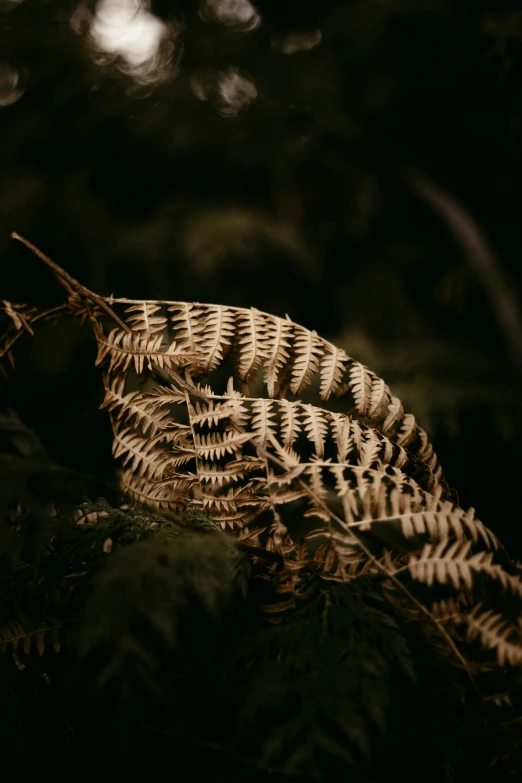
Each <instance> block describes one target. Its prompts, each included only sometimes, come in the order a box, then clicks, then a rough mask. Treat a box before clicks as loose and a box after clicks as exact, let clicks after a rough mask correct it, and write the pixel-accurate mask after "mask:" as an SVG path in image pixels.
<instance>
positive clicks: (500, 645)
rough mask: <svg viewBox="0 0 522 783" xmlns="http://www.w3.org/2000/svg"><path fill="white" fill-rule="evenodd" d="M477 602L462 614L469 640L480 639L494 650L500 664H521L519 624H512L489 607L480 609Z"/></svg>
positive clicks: (521, 635)
mask: <svg viewBox="0 0 522 783" xmlns="http://www.w3.org/2000/svg"><path fill="white" fill-rule="evenodd" d="M481 608H482V607H481V605H480V604H478V605H477V606H476V607H475V608H474V609H473V610H472V611H471V612H470V613H469V614H467V615H465V616H464V620H465V622H466V625H467V627H468V638H469V639H470V640H473V639H476V638H477V637H478V638H479V639H480V641H481V642H482V644H483V645H485V646H486V647H489V648H490V649H492V650H495V652H496V655H497V661H498V663H499V665H500V666H505V665H506V663H509V664H511V665H512V666H520V665H522V634H521V629H520V626H512V625H510V623H508V622H507V621H506V619H505V617H503V616H502V615H501V614H498V613H496V612H494V610H492V609H489V610H487V611H482V612H481V611H480V610H481Z"/></svg>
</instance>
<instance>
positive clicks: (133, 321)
mask: <svg viewBox="0 0 522 783" xmlns="http://www.w3.org/2000/svg"><path fill="white" fill-rule="evenodd" d="M107 301H108V302H109V303H110V306H111V307H112V308H119V309H123V313H122V318H123V319H124V321H123V322H124V323H126V325H127V328H128V331H125V330H123V329H122V328H121V327H120V328H115V329H112V330H110V331H109V332H108V334H106V333H105V331H104V328H103V326H102V324H101V320H97V321H96V330H95V331H96V337H97V340H98V345H99V356H98V363H106V366H107V368H108V372H109V374H111V373H126V372H128V371H129V369H130V368H133V369H134V370H135V371H136V372H137V373H138V374H142V373H143V372H144V370H145V369H148V370H150V369H151V368H152V367H153V366H156V367H157V368H159V369H163V368H165V367H166V368H172V367H175V366H178V367H186V368H187V369H188V371H189V372H190V374H191V376H192V377H194V378H201V377H202V376H205V375H207V374H209V373H212V372H213V371H215V370H216V369H218V368H219V367H220V366H221V364H222V363H223V361H224V359H225V358H226V357H227V356H232V357H233V363H234V364H235V366H236V369H237V374H238V379H239V381H240V382H241V383H242V384H243V391H244V393H245V395H246V396H247V395H248V385H249V383H252V382H254V381H255V379H256V376H257V375H259V373H262V375H263V377H264V382H265V384H266V393H267V396H268V397H269V398H275V397H277V396H281V395H285V394H286V393H287V391H289V392H290V393H292V394H294V395H300V394H302V393H303V392H304V391H306V390H307V389H310V387H311V386H312V384H313V383H314V382H315V380H316V379H317V382H318V383H319V393H320V397H321V399H323V400H324V401H327V400H329V399H330V398H331V397H332V396H335V397H342V396H343V395H345V394H347V393H350V394H351V397H352V400H353V403H354V405H355V409H356V411H357V414H358V415H359V416H362V417H364V418H366V419H368V420H369V421H370V423H371V426H372V427H373V428H376V429H379V430H380V431H381V432H383V433H384V434H387V435H388V437H389V438H391V439H392V440H394V441H397V442H398V443H399V444H400V445H408V446H409V449H410V451H411V452H412V453H413V454H418V455H419V456H420V458H421V459H422V460H423V461H425V462H426V463H427V464H428V465H429V467H430V469H431V470H432V472H433V473H434V474H435V475H436V476H437V477H439V476H440V469H439V466H438V463H437V459H436V457H435V455H434V454H433V451H432V449H431V447H430V446H429V444H428V442H427V439H426V435H425V433H424V431H423V430H422V429H421V428H420V427H419V426H418V425H417V423H416V421H415V418H414V417H413V415H412V414H404V412H403V409H402V406H401V405H400V402H399V401H398V400H396V398H394V397H393V396H392V394H391V392H390V390H389V389H388V387H387V385H386V384H385V382H384V381H383V380H382V379H380V378H378V377H377V376H376V375H375V374H374V373H372V372H371V371H370V370H369V369H368V368H366V367H365V366H364V365H362V364H360V363H359V362H356V361H354V360H353V359H351V358H349V357H348V356H347V355H346V354H345V353H344V351H341V350H340V349H338V348H336V347H335V346H334V345H332V344H331V343H329V342H328V341H327V340H324V339H322V338H321V337H319V336H318V335H317V334H316V333H315V332H313V331H309V330H308V329H305V328H304V327H303V326H300V325H299V324H295V323H293V322H292V321H290V320H289V319H288V318H286V319H282V318H277V317H276V316H273V315H269V314H267V313H262V312H260V311H258V310H255V309H252V310H249V309H246V308H237V307H227V306H218V305H206V304H191V303H187V302H169V301H163V300H157V301H138V300H127V299H115V298H112V297H111V299H110V300H107ZM170 314H172V315H170ZM405 417H406V418H405Z"/></svg>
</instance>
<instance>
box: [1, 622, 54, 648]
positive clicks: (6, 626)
mask: <svg viewBox="0 0 522 783" xmlns="http://www.w3.org/2000/svg"><path fill="white" fill-rule="evenodd" d="M62 627H63V622H62V621H60V620H58V619H55V618H49V619H47V620H40V621H39V622H34V621H33V620H31V619H30V618H29V617H28V616H27V615H25V614H22V613H20V614H18V615H17V616H15V617H11V618H9V619H8V620H6V621H5V622H4V623H3V624H2V625H0V653H4V652H5V651H6V650H7V649H8V648H10V649H11V651H12V652H13V653H16V652H17V650H18V648H19V647H20V648H21V649H22V650H23V652H24V653H26V654H28V653H30V652H31V650H36V652H37V653H38V655H43V653H44V651H45V648H46V646H48V645H49V646H51V647H52V648H53V649H54V650H55V651H56V652H60V631H61V629H62Z"/></svg>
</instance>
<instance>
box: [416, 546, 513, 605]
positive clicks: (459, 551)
mask: <svg viewBox="0 0 522 783" xmlns="http://www.w3.org/2000/svg"><path fill="white" fill-rule="evenodd" d="M470 549H471V541H466V542H464V543H463V544H462V543H461V542H460V541H455V542H453V543H452V544H451V545H450V546H449V547H448V544H447V541H446V540H444V539H443V540H442V541H440V542H439V543H438V544H437V545H436V546H434V545H433V544H432V543H428V544H426V545H425V547H424V548H423V550H422V552H421V553H420V554H419V555H412V556H411V558H410V562H409V564H408V569H409V571H410V573H411V575H412V576H413V577H414V579H418V580H419V581H421V582H425V583H426V584H428V585H432V584H433V582H435V581H436V582H439V583H440V584H448V583H450V584H452V585H453V587H454V588H455V589H459V588H460V587H461V586H463V585H464V586H466V587H468V588H469V589H470V590H471V589H472V587H473V574H474V573H484V574H487V575H488V576H489V577H490V578H491V579H495V580H497V581H498V582H500V584H501V585H502V587H503V588H504V589H505V590H506V591H510V592H511V593H512V594H513V595H516V596H518V597H519V598H522V581H521V580H520V578H519V577H518V576H517V575H513V574H509V573H508V572H507V571H505V570H504V568H502V566H500V565H499V564H498V563H493V552H487V551H482V552H477V553H475V554H470Z"/></svg>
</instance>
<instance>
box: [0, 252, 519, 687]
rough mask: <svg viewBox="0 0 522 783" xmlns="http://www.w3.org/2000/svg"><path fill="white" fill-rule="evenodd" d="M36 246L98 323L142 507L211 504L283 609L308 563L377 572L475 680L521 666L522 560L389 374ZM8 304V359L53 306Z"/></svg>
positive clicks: (324, 344) (311, 341) (129, 485)
mask: <svg viewBox="0 0 522 783" xmlns="http://www.w3.org/2000/svg"><path fill="white" fill-rule="evenodd" d="M17 238H18V239H20V237H17ZM22 241H23V242H24V243H25V244H27V245H29V246H30V247H32V246H31V245H30V244H29V243H27V242H26V241H25V240H22ZM32 249H33V250H35V252H37V254H38V255H39V256H40V257H41V258H43V260H44V261H45V262H46V263H48V264H49V265H51V266H52V268H53V269H54V271H55V273H56V274H57V275H58V278H59V279H60V280H61V282H62V283H63V284H64V285H65V287H66V288H67V290H68V305H67V306H68V309H69V311H70V312H72V313H73V314H74V315H75V316H79V317H81V318H82V319H84V320H86V321H88V322H89V323H90V324H91V325H92V327H93V330H94V334H95V337H96V340H97V344H98V358H97V364H98V365H99V366H100V367H101V369H102V372H103V383H104V388H105V399H104V402H103V406H102V407H104V408H105V409H106V410H107V411H108V412H109V415H110V418H111V422H112V428H113V433H114V445H113V452H114V456H115V458H117V459H118V460H119V462H120V465H121V473H120V484H121V489H122V490H123V492H124V494H125V495H126V496H127V497H128V498H129V499H130V500H131V501H132V502H133V503H136V504H145V505H148V506H152V507H156V508H158V509H166V510H169V511H174V512H176V511H189V512H196V513H199V512H203V513H204V514H205V515H206V516H207V517H208V518H210V519H212V520H214V521H215V522H217V523H218V524H219V525H220V526H221V527H222V528H223V529H224V530H230V531H231V532H232V533H233V534H234V535H235V536H236V538H237V539H238V540H239V541H241V542H243V543H245V544H250V545H253V546H255V547H257V548H259V550H260V549H263V550H265V551H266V552H269V553H273V554H276V555H278V556H279V558H280V564H281V565H280V567H279V568H278V569H276V568H275V566H274V569H273V571H272V581H273V585H274V587H275V590H276V592H277V593H278V594H279V596H280V600H279V601H278V602H276V603H275V605H271V606H267V607H265V608H266V610H267V613H268V614H269V616H270V617H271V618H272V619H276V618H277V617H278V613H279V611H284V610H292V608H293V607H295V602H296V597H297V592H298V590H299V587H300V585H301V584H302V581H303V579H304V578H305V576H306V575H307V574H309V573H310V572H313V573H314V574H315V575H316V576H318V577H319V578H320V579H321V580H324V581H325V582H348V581H350V580H354V579H359V578H360V577H362V576H364V575H368V574H376V575H380V576H381V577H382V578H383V591H384V593H385V594H386V595H387V596H388V597H389V598H390V600H392V601H393V603H394V605H395V606H397V607H399V609H400V611H402V612H403V613H404V616H406V617H408V616H415V618H416V619H419V620H422V622H423V623H424V625H425V627H426V630H427V633H429V634H431V635H434V636H435V637H437V638H438V640H439V643H440V644H441V646H442V647H443V648H445V650H446V652H448V653H449V654H450V655H452V656H454V658H455V660H456V662H457V665H459V666H461V667H462V668H463V669H464V670H465V671H466V672H467V674H468V675H469V676H470V677H471V678H472V679H473V678H474V677H475V675H476V674H477V672H480V671H481V668H484V669H485V670H488V669H489V668H491V666H494V665H497V666H500V667H502V666H504V665H506V664H509V665H511V666H518V665H520V664H522V625H521V623H520V606H521V599H522V582H521V579H520V573H519V571H520V569H518V567H517V566H516V565H515V564H513V563H512V562H511V561H510V558H509V556H508V555H507V553H506V552H505V550H504V548H503V547H502V545H501V544H500V542H499V541H498V540H497V538H496V536H495V535H494V533H493V532H492V531H491V530H489V529H488V528H487V527H486V526H485V525H483V524H482V523H481V522H480V521H479V520H478V519H476V517H475V515H474V512H473V509H468V510H467V511H464V510H463V509H461V508H460V507H459V505H458V500H457V496H456V494H455V492H454V491H453V490H451V489H450V488H449V487H448V486H447V484H446V482H445V481H444V479H443V475H442V470H441V467H440V465H439V463H438V460H437V457H436V455H435V453H434V451H433V448H432V445H431V444H430V442H429V440H428V437H427V435H426V433H425V432H424V430H423V429H422V428H421V427H419V425H418V424H417V422H416V420H415V417H414V415H413V414H412V413H409V412H405V411H404V408H403V405H402V403H401V401H400V400H399V399H397V397H395V396H393V394H392V392H391V391H390V389H389V388H388V386H387V385H386V383H385V382H384V381H383V380H382V379H381V378H379V377H378V376H377V375H375V374H374V373H373V372H372V371H371V370H369V369H368V368H367V367H365V366H364V365H363V364H361V363H359V362H357V361H356V360H354V359H352V358H350V357H349V356H347V355H346V353H345V352H344V351H342V350H340V349H338V348H336V347H335V346H334V345H333V344H332V343H330V342H328V341H327V340H324V339H322V338H321V337H319V336H318V335H317V334H316V333H315V332H314V331H310V330H309V329H306V328H305V327H303V326H301V325H299V324H295V323H293V322H292V321H291V320H290V318H288V317H286V318H279V317H276V316H273V315H270V314H268V313H263V312H260V311H259V310H256V309H254V308H251V309H247V308H238V307H231V306H224V305H213V304H199V303H188V302H174V301H163V300H154V301H142V300H129V299H118V298H115V297H112V296H111V297H101V296H99V295H97V294H94V293H92V292H90V291H88V290H87V289H85V288H84V287H83V286H81V285H80V284H79V283H77V281H75V280H73V279H72V278H71V277H70V276H69V275H68V274H67V273H65V272H64V271H63V270H61V269H60V268H59V267H57V266H56V264H54V263H53V262H51V261H50V260H49V259H47V258H46V257H45V256H43V254H41V253H40V251H37V250H36V249H35V248H34V247H32ZM4 312H5V314H6V315H7V316H8V317H9V318H10V319H11V329H10V330H9V331H8V333H7V334H6V337H5V341H4V349H3V352H2V353H3V355H8V353H9V352H10V350H11V347H12V345H13V344H14V342H15V340H16V339H17V337H18V336H20V335H22V334H23V333H25V332H28V331H30V330H31V324H32V323H33V322H35V321H36V320H37V319H38V318H43V317H47V314H45V313H43V314H42V313H41V314H37V313H35V312H33V311H27V310H24V309H21V308H15V307H14V306H13V305H10V304H9V303H6V304H5V308H4ZM54 315H55V312H54V311H53V312H50V314H49V317H54ZM435 586H436V588H437V589H435ZM495 662H496V663H495ZM506 699H507V701H509V695H508V696H507V697H506ZM506 699H504V701H506Z"/></svg>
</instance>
